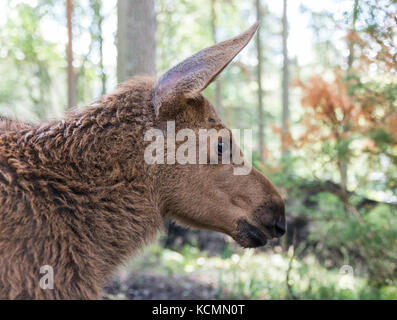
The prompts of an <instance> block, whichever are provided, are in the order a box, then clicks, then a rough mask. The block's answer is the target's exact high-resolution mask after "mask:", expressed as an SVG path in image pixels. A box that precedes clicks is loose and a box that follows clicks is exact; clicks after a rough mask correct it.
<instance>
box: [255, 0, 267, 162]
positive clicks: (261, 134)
mask: <svg viewBox="0 0 397 320" xmlns="http://www.w3.org/2000/svg"><path fill="white" fill-rule="evenodd" d="M256 17H257V21H261V19H262V9H261V3H260V0H256ZM260 31H261V28H260V27H259V28H258V31H257V32H256V53H257V59H258V66H257V69H256V71H257V73H256V76H257V80H256V81H257V83H258V152H259V160H260V161H263V160H264V154H265V117H264V112H263V89H262V59H263V57H262V43H261V32H260Z"/></svg>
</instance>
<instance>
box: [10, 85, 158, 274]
mask: <svg viewBox="0 0 397 320" xmlns="http://www.w3.org/2000/svg"><path fill="white" fill-rule="evenodd" d="M128 89H129V88H128V87H127V88H125V89H124V90H123V89H121V90H119V91H117V92H116V93H115V94H112V95H110V96H107V97H104V98H103V99H102V100H101V101H100V102H99V104H98V105H97V106H92V107H89V108H87V109H86V110H84V111H82V112H81V113H76V114H74V115H69V116H68V117H67V118H66V119H65V120H62V121H56V122H53V123H50V124H46V125H42V126H39V127H37V128H33V129H30V130H26V131H23V132H21V133H20V136H16V138H17V139H18V143H17V144H16V145H17V146H19V147H20V157H19V158H20V162H21V163H23V165H25V166H26V167H27V170H26V174H30V175H35V176H34V177H31V178H32V179H35V181H37V185H38V188H40V189H41V190H40V191H42V192H43V193H47V194H49V199H51V198H54V195H55V196H56V197H57V198H59V199H60V200H59V201H60V202H64V204H63V203H60V204H59V203H58V204H57V205H56V206H55V205H54V208H57V210H54V212H50V214H57V213H61V214H63V215H65V214H68V216H67V219H70V218H71V217H73V219H76V224H75V225H74V226H73V228H74V230H73V231H75V232H74V234H75V237H76V239H74V241H78V242H81V246H82V248H85V251H87V252H84V251H82V254H83V255H84V254H86V255H87V256H90V257H91V258H92V256H93V255H92V252H94V253H96V254H95V255H94V256H95V259H96V261H94V262H92V261H91V262H90V263H89V264H88V263H87V265H91V266H95V269H96V270H95V274H97V275H100V277H103V276H105V275H106V274H107V273H109V271H110V270H111V269H113V268H114V267H116V266H117V265H119V264H120V262H121V261H122V260H123V259H125V258H126V257H127V256H129V255H130V254H131V253H133V252H134V251H136V250H137V249H139V248H140V247H142V246H143V245H144V244H145V242H147V241H149V240H150V239H151V238H153V237H154V236H155V234H156V233H157V231H158V230H159V229H160V228H161V225H162V218H161V215H160V213H159V210H158V209H157V208H158V204H157V203H158V201H157V199H156V195H155V193H154V192H153V190H152V189H153V188H152V186H151V183H150V173H149V172H148V170H149V169H148V167H147V166H146V165H145V162H144V159H143V154H144V152H143V148H144V139H143V137H144V132H145V130H146V128H147V127H150V126H151V121H152V120H151V119H153V117H154V112H153V110H152V109H151V108H150V104H149V103H148V101H150V90H147V91H139V90H138V91H136V90H133V89H131V88H130V89H129V90H128ZM128 95H130V96H128ZM136 95H139V96H138V97H135V96H136ZM125 101H127V102H125ZM134 101H138V102H139V104H138V103H137V104H135V102H134ZM21 146H22V147H21ZM41 184H43V185H45V186H43V187H41ZM58 195H59V196H58ZM59 208H61V209H59ZM62 208H64V209H62ZM58 211H61V212H58ZM81 221H84V224H82V223H81ZM86 259H88V258H86Z"/></svg>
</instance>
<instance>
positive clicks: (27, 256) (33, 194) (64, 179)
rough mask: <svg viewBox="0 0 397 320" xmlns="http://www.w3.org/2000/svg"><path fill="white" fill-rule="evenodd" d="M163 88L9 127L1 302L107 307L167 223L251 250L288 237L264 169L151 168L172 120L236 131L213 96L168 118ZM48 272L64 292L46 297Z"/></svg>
mask: <svg viewBox="0 0 397 320" xmlns="http://www.w3.org/2000/svg"><path fill="white" fill-rule="evenodd" d="M255 29H256V28H255ZM254 31H255V30H253V32H254ZM251 33H252V32H251ZM249 36H250V37H252V34H250V35H249ZM245 37H247V35H245ZM246 42H248V41H246ZM246 42H245V44H246ZM245 44H243V45H242V46H241V47H240V48H239V50H241V49H242V48H243V47H244V46H245ZM236 54H237V53H236ZM228 62H230V60H229V61H226V62H225V64H227V63H228ZM224 67H225V66H223V65H222V66H221V68H222V69H223V68H224ZM181 72H182V73H183V72H185V73H186V70H182V71H181ZM194 72H196V71H194ZM214 72H215V73H217V72H219V66H218V67H217V68H214ZM191 77H192V74H190V75H189V78H191ZM207 77H208V79H207V80H208V81H212V79H213V78H214V74H212V73H210V74H208V75H207ZM210 78H211V79H210ZM179 80H180V79H179ZM179 80H178V81H179ZM160 81H161V80H160ZM182 81H184V80H183V77H182ZM189 81H191V80H189ZM185 83H186V82H185ZM157 84H158V83H157ZM155 87H156V82H155V80H153V79H151V78H148V77H136V78H134V79H132V80H130V81H128V82H126V83H124V84H123V85H121V86H120V88H119V89H117V90H116V91H115V92H114V93H112V94H110V95H108V96H104V97H103V98H101V99H100V100H99V101H98V102H97V103H96V104H95V105H93V106H91V107H88V108H87V109H86V110H84V111H82V112H75V113H70V114H69V115H67V116H66V118H65V119H64V120H62V121H54V122H51V123H47V124H41V125H38V126H30V125H24V124H21V123H15V124H13V123H12V122H10V123H7V124H5V120H4V119H3V120H1V121H0V299H95V298H98V297H100V294H101V288H102V286H103V285H104V284H105V281H106V280H107V278H108V277H109V275H110V274H111V272H112V271H113V270H114V269H115V268H116V267H117V266H118V265H120V263H122V261H123V260H125V259H126V258H127V257H129V256H130V255H131V254H133V253H134V252H136V251H137V250H138V249H139V248H141V247H142V246H143V245H144V244H145V243H147V242H149V241H151V240H152V239H153V238H154V237H155V236H156V234H157V232H158V230H160V229H161V226H162V219H163V218H164V217H165V216H169V217H171V218H173V219H174V220H176V221H179V222H181V223H183V224H186V225H189V226H192V227H196V228H205V229H210V230H215V231H220V232H224V233H226V234H229V235H230V236H232V237H233V238H234V239H235V240H236V241H238V242H239V243H240V244H241V245H243V246H246V247H254V246H258V245H262V244H264V237H266V238H272V237H273V236H277V232H276V231H275V230H276V229H274V228H275V223H276V221H283V219H284V206H283V202H282V200H281V198H280V196H279V195H278V193H277V191H276V189H275V188H274V187H273V185H272V184H271V182H270V181H269V180H267V179H266V178H265V177H264V176H263V175H262V174H260V173H259V172H257V171H256V170H254V169H253V170H252V172H251V173H250V174H249V175H247V176H235V175H233V173H232V169H233V164H230V165H222V164H219V165H178V164H175V165H148V164H146V163H145V161H144V159H143V153H144V152H143V151H144V149H145V147H146V146H147V144H148V142H145V141H144V134H145V131H146V130H147V129H148V128H152V127H154V128H164V126H165V125H166V121H167V120H170V119H173V120H175V122H176V127H177V128H176V129H177V130H178V129H181V128H190V129H193V130H198V129H199V128H217V129H219V128H225V127H224V125H223V124H222V123H221V121H220V120H219V118H218V117H217V115H216V113H215V111H214V109H213V107H212V106H211V104H210V103H209V102H208V101H207V100H206V99H205V98H203V96H201V94H200V93H199V91H201V90H202V88H198V89H197V88H196V89H195V90H196V92H194V94H193V92H190V93H191V94H188V93H186V92H184V94H183V95H179V96H178V100H177V101H175V100H173V101H174V102H175V103H174V109H173V107H172V106H171V104H170V103H169V100H167V99H162V100H163V102H162V104H161V106H160V107H159V108H157V109H156V107H155V104H156V103H155V102H153V101H154V100H155V99H154V97H155V96H156V94H157V95H158V94H159V93H158V92H157V91H156V88H155ZM169 88H171V90H177V89H175V88H176V87H175V86H172V84H171V86H169ZM191 96H194V99H191V98H190V97H191ZM162 108H163V110H162ZM172 109H173V110H174V111H173V112H171V110H172ZM175 110H178V112H176V111H175ZM156 112H158V114H157V115H156ZM258 239H259V240H258ZM43 265H50V266H52V267H53V269H54V280H55V284H54V286H55V288H54V289H53V290H49V289H47V290H43V289H41V288H40V286H39V280H40V277H42V276H43V275H41V274H40V267H41V266H43Z"/></svg>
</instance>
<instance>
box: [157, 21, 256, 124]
mask: <svg viewBox="0 0 397 320" xmlns="http://www.w3.org/2000/svg"><path fill="white" fill-rule="evenodd" d="M258 24H259V23H258V22H256V23H255V24H254V25H252V26H251V27H250V28H249V29H248V30H246V31H245V32H243V33H242V34H240V35H238V36H236V37H234V38H231V39H229V40H226V41H223V42H220V43H218V44H215V45H213V46H212V47H208V48H205V49H203V50H201V51H199V52H197V53H196V54H194V55H193V56H191V57H190V58H187V59H186V60H184V61H183V62H181V63H179V64H178V65H176V66H175V67H173V68H172V69H170V70H168V71H167V72H166V73H165V74H164V75H162V76H161V78H160V79H159V80H158V82H157V84H156V86H155V88H154V97H153V104H154V108H155V112H156V117H158V116H159V115H160V114H161V113H163V112H165V113H168V112H169V111H170V110H167V109H169V108H173V107H175V105H176V104H177V102H178V99H183V98H189V97H194V96H196V95H197V94H198V93H200V92H201V91H203V90H204V89H205V88H206V87H207V86H208V85H209V84H210V83H211V82H212V81H213V80H215V78H216V77H217V76H218V74H219V73H220V72H221V71H222V70H223V69H224V68H225V67H226V66H227V65H228V64H229V63H230V62H231V61H232V60H233V58H234V57H235V56H236V55H237V54H238V53H239V52H240V51H241V50H242V49H243V48H244V47H245V46H246V45H247V44H248V42H249V41H250V40H251V38H252V36H253V35H254V34H255V31H256V30H257V29H258Z"/></svg>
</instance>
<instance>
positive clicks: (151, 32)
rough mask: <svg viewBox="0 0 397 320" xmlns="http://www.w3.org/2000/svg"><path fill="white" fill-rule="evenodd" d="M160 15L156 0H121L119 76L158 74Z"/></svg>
mask: <svg viewBox="0 0 397 320" xmlns="http://www.w3.org/2000/svg"><path fill="white" fill-rule="evenodd" d="M155 33H156V15H155V10H154V0H134V1H129V0H119V1H118V31H117V50H118V56H117V78H118V81H119V82H122V81H125V80H127V79H129V78H131V77H133V76H135V75H138V74H149V75H152V76H154V75H155V74H156V39H155Z"/></svg>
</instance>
